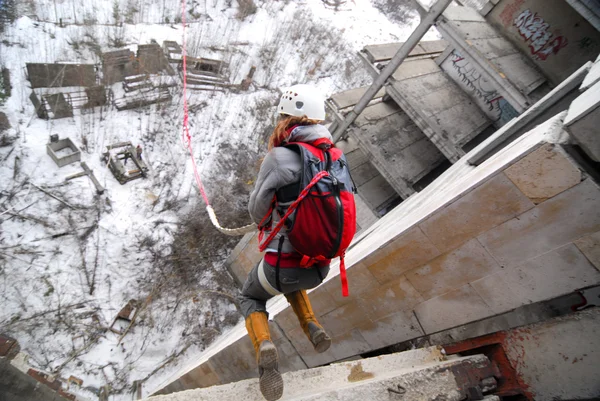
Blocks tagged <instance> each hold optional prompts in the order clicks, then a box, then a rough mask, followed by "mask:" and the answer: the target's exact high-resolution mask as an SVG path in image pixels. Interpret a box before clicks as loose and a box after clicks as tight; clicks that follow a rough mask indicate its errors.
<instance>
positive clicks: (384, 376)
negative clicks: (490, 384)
mask: <svg viewBox="0 0 600 401" xmlns="http://www.w3.org/2000/svg"><path fill="white" fill-rule="evenodd" d="M489 366H490V365H489V361H488V360H487V358H485V357H484V356H483V355H474V356H469V357H462V358H454V357H453V358H449V359H446V358H445V357H444V355H443V354H442V353H441V348H436V347H430V348H424V349H418V350H413V351H406V352H402V353H397V354H391V355H383V356H379V357H375V358H368V359H362V360H358V361H352V362H343V363H337V364H333V365H330V366H325V367H320V368H315V369H310V370H303V371H298V372H290V373H286V374H284V375H283V381H284V393H283V397H282V398H281V400H292V399H293V400H325V401H328V400H331V401H333V400H348V401H350V400H386V401H389V400H390V396H393V395H394V394H395V393H398V394H400V396H401V398H402V399H405V400H416V399H428V400H433V399H442V398H443V399H444V400H446V401H459V400H462V399H465V397H466V391H467V387H469V386H468V385H459V384H458V383H464V382H465V380H467V381H468V378H467V376H466V375H463V374H461V372H465V371H472V372H477V373H478V374H479V375H482V376H485V377H488V376H487V375H489V374H491V373H490V372H491V369H490V367H489ZM151 400H152V401H200V400H223V401H226V400H236V401H237V400H249V401H252V400H256V401H258V400H264V398H263V397H262V395H261V394H260V391H259V387H258V380H256V379H252V380H243V381H239V382H237V383H231V384H228V385H223V386H214V387H210V388H206V389H196V390H188V391H184V392H179V393H174V394H169V395H163V396H156V397H152V398H151Z"/></svg>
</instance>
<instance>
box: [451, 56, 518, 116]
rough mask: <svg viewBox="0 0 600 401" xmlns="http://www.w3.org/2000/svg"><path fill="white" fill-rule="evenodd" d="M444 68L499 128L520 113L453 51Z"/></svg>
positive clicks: (464, 59) (472, 66) (471, 65)
mask: <svg viewBox="0 0 600 401" xmlns="http://www.w3.org/2000/svg"><path fill="white" fill-rule="evenodd" d="M442 68H443V69H444V71H446V73H447V74H448V75H450V77H452V79H453V80H454V81H456V82H457V83H458V84H459V85H460V86H461V87H462V88H463V90H465V91H466V92H467V93H469V94H470V95H471V97H472V98H473V99H475V101H476V102H477V104H478V105H479V107H480V108H481V109H482V110H483V111H484V112H485V113H486V115H487V116H488V117H489V118H490V119H491V120H492V121H494V122H495V123H497V124H498V126H502V125H504V124H506V123H507V122H508V121H510V120H512V119H513V118H514V117H516V116H518V115H519V113H517V111H516V110H515V109H514V108H513V107H512V106H511V105H510V103H508V102H507V101H506V99H504V97H503V96H502V95H500V93H499V92H498V90H497V89H496V88H495V87H494V85H493V84H491V83H490V82H489V81H488V80H487V79H485V78H484V77H483V76H482V75H481V74H480V73H479V71H477V69H476V68H475V66H474V65H473V64H471V62H469V60H467V59H466V58H464V57H463V56H462V55H461V54H460V53H459V52H457V51H456V50H453V51H452V53H451V54H450V57H448V58H447V59H446V60H444V62H443V63H442Z"/></svg>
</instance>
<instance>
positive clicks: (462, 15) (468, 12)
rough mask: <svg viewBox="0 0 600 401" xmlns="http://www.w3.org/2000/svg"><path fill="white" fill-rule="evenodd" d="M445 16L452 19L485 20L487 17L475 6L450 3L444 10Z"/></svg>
mask: <svg viewBox="0 0 600 401" xmlns="http://www.w3.org/2000/svg"><path fill="white" fill-rule="evenodd" d="M443 15H444V17H446V18H448V19H449V20H452V21H480V22H485V18H483V16H482V15H481V14H479V13H478V12H477V10H475V9H474V8H470V7H462V6H456V5H452V4H451V5H450V6H448V8H446V10H445V11H444V14H443Z"/></svg>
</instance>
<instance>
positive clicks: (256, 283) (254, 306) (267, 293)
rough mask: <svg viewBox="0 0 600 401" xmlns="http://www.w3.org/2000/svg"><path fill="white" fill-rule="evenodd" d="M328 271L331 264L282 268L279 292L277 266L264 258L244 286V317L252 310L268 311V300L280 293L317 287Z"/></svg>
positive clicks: (242, 305)
mask: <svg viewBox="0 0 600 401" xmlns="http://www.w3.org/2000/svg"><path fill="white" fill-rule="evenodd" d="M261 265H262V266H261ZM261 270H262V271H261ZM319 273H320V274H319ZM328 273H329V265H327V266H324V267H311V268H308V269H307V268H303V267H286V268H280V269H279V284H280V287H281V288H280V290H281V291H280V292H279V291H277V290H276V289H275V282H276V279H275V266H271V265H270V264H268V263H266V262H265V261H264V259H263V260H261V261H260V262H258V264H257V265H256V266H254V268H253V269H252V271H251V272H250V274H248V278H247V279H246V282H245V283H244V287H243V288H242V295H241V298H240V307H241V310H242V314H243V315H244V318H247V317H248V316H249V315H250V314H251V313H252V312H265V313H267V301H268V300H269V299H271V298H273V297H274V296H275V295H278V293H283V294H288V293H290V292H294V291H299V290H309V289H311V288H315V287H316V286H318V285H319V284H321V283H322V282H323V279H324V278H325V277H327V274H328ZM265 280H266V282H265ZM261 281H262V283H261ZM265 287H266V288H265ZM267 314H268V313H267Z"/></svg>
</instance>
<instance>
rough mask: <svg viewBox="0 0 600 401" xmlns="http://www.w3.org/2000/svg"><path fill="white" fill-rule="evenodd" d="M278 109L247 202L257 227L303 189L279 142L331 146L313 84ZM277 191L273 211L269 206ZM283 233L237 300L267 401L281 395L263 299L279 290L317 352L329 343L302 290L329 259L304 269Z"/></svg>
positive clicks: (291, 155) (295, 158) (292, 157)
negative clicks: (273, 126) (322, 123)
mask: <svg viewBox="0 0 600 401" xmlns="http://www.w3.org/2000/svg"><path fill="white" fill-rule="evenodd" d="M277 112H278V113H279V121H278V123H277V126H276V127H275V130H274V131H273V134H272V135H271V138H270V139H269V152H268V153H267V155H266V156H265V159H264V160H263V163H262V165H261V167H260V172H259V173H258V178H257V180H256V186H255V188H254V191H253V192H252V194H251V195H250V203H249V205H248V209H249V212H250V216H251V217H252V219H253V220H254V222H256V223H257V224H259V225H260V224H261V223H262V224H264V220H269V219H272V220H271V221H270V223H271V226H272V227H274V226H275V225H276V224H277V221H278V220H279V216H280V215H283V213H285V210H286V206H289V204H290V203H291V202H292V201H293V200H294V199H295V198H296V197H297V195H298V193H299V191H300V190H301V189H302V188H299V185H298V184H299V181H300V169H301V160H300V156H299V155H298V154H297V153H296V152H294V151H293V150H291V149H288V148H285V147H283V146H282V145H285V144H286V143H289V142H306V143H309V144H312V145H313V146H318V147H321V148H323V149H325V148H328V147H331V146H333V143H332V141H331V140H332V138H331V134H330V133H329V131H328V130H327V128H325V127H323V126H322V125H319V122H321V121H323V120H324V119H325V99H324V98H323V96H322V95H321V94H320V93H319V92H318V91H317V90H316V89H315V88H313V87H311V86H309V85H295V86H292V87H291V88H288V89H287V90H286V91H284V93H283V95H282V97H281V100H280V102H279V105H278V106H277ZM276 195H277V200H278V210H271V206H272V203H273V199H274V197H275V196H276ZM280 213H281V214H280ZM286 231H287V230H286V229H285V228H283V229H282V230H281V231H280V232H279V233H278V234H277V236H275V237H274V239H273V240H272V241H271V242H270V243H269V244H268V246H267V249H266V253H265V256H264V258H263V259H262V260H261V262H259V264H258V265H257V266H256V267H255V268H254V269H252V271H251V272H250V274H249V275H248V278H247V279H246V283H245V284H244V287H243V289H242V299H241V302H240V304H241V308H242V313H243V314H244V317H245V318H246V329H247V330H248V335H249V336H250V339H251V340H252V344H253V345H254V349H255V351H256V359H257V363H258V370H259V375H260V390H261V392H262V394H263V396H264V397H265V398H266V399H267V400H277V399H279V398H280V397H281V395H282V394H283V380H282V378H281V374H280V373H279V371H278V356H277V349H276V348H275V345H273V343H272V342H271V337H270V334H269V324H268V313H267V309H266V302H267V300H268V299H270V298H272V297H273V296H275V295H279V294H282V293H283V294H284V295H285V297H286V298H287V300H288V302H289V303H290V304H291V306H292V309H293V310H294V312H295V313H296V316H298V320H299V322H300V326H301V327H302V329H303V331H304V333H305V334H306V336H307V338H308V339H309V341H310V342H311V343H312V344H313V346H314V348H315V350H316V351H317V352H325V351H326V350H327V349H328V348H329V346H330V345H331V338H330V337H329V336H328V335H327V333H326V332H325V330H324V329H323V327H322V326H321V325H320V324H319V322H318V321H317V319H316V317H315V315H314V313H313V311H312V307H311V305H310V301H309V299H308V296H307V294H306V290H307V289H311V288H314V287H316V286H318V285H319V284H321V283H322V282H323V279H324V278H325V277H326V276H327V273H329V263H330V261H329V260H322V261H320V262H318V263H316V264H314V265H312V266H311V267H309V268H307V267H301V260H302V255H300V254H299V253H297V252H296V251H295V250H294V248H293V247H292V245H291V244H290V242H289V240H288V238H287V235H286V234H287V232H286ZM282 237H283V239H282ZM277 265H278V266H279V268H280V269H279V280H277V279H276V266H277ZM278 284H279V288H277V287H278Z"/></svg>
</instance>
